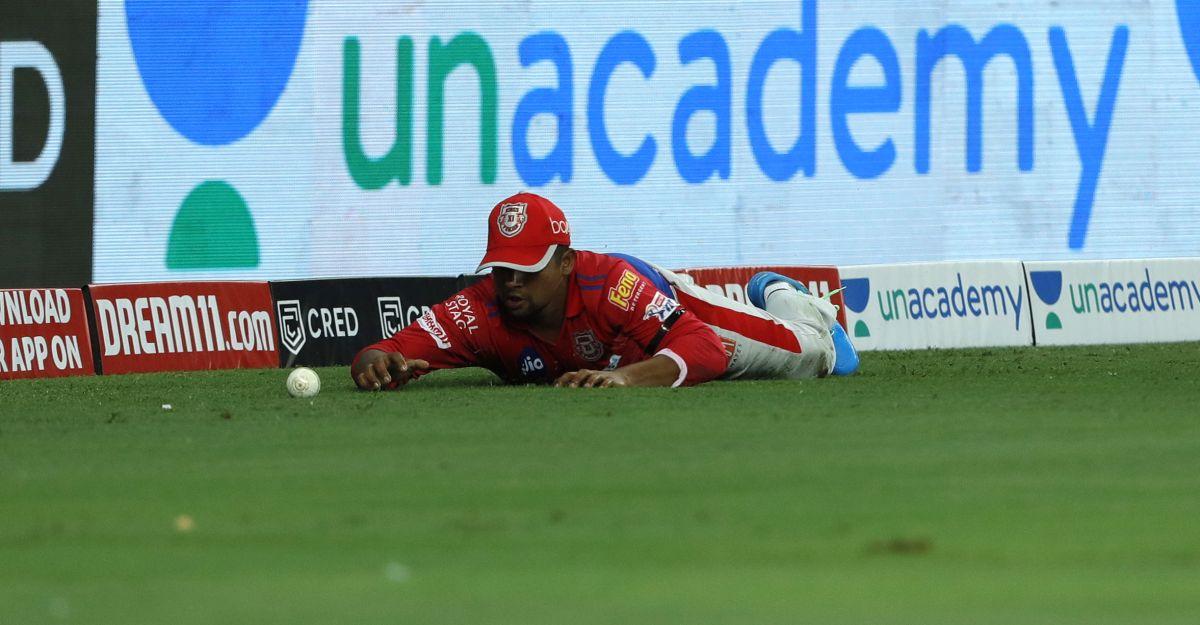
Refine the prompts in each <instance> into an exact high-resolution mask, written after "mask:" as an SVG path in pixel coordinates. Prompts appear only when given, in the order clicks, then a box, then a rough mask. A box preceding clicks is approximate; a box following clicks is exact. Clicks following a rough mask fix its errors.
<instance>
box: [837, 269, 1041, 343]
mask: <svg viewBox="0 0 1200 625" xmlns="http://www.w3.org/2000/svg"><path fill="white" fill-rule="evenodd" d="M838 271H839V272H840V274H841V282H842V287H843V289H844V290H843V291H842V296H843V300H844V302H845V304H846V321H847V322H848V323H849V325H848V326H847V327H846V331H847V332H848V333H849V334H850V337H851V340H853V341H854V345H855V347H857V348H858V349H859V350H860V351H866V350H873V349H924V348H928V347H937V348H956V347H991V346H1007V345H1011V346H1017V345H1032V344H1033V332H1032V329H1031V323H1030V312H1029V296H1028V293H1027V291H1026V288H1025V273H1024V271H1023V270H1022V266H1021V263H1020V262H1016V261H992V262H987V261H975V262H963V263H912V264H902V265H862V266H852V267H839V268H838Z"/></svg>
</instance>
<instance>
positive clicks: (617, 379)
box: [554, 369, 629, 388]
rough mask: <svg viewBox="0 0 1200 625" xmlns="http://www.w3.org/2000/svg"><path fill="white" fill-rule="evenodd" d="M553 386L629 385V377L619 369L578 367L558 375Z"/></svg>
mask: <svg viewBox="0 0 1200 625" xmlns="http://www.w3.org/2000/svg"><path fill="white" fill-rule="evenodd" d="M554 386H570V387H584V388H593V387H603V386H629V377H628V376H626V375H625V374H624V373H622V372H621V371H593V370H591V369H580V370H579V371H572V372H570V373H564V374H562V375H560V376H558V379H557V380H555V381H554Z"/></svg>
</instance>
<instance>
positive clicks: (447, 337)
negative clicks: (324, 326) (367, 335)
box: [354, 287, 485, 370]
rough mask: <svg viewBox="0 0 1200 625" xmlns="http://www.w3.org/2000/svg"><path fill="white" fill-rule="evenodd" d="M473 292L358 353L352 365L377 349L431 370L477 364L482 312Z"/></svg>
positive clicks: (465, 292)
mask: <svg viewBox="0 0 1200 625" xmlns="http://www.w3.org/2000/svg"><path fill="white" fill-rule="evenodd" d="M475 291H476V289H474V288H473V287H469V288H467V289H464V290H462V291H459V292H458V293H455V294H454V295H452V296H450V298H449V299H447V300H446V301H444V302H442V303H440V304H437V305H436V306H434V307H433V308H431V309H429V310H426V311H425V313H424V314H422V315H421V316H420V317H418V318H417V319H416V320H415V321H413V322H412V323H410V324H408V325H407V326H405V327H404V328H403V329H402V330H400V331H399V332H396V333H395V334H393V335H392V336H390V337H388V338H386V339H383V340H382V341H379V342H378V343H375V344H373V345H368V346H367V347H365V348H363V349H362V350H360V351H359V352H358V354H357V355H356V356H355V357H354V361H355V362H358V359H359V357H361V356H362V354H363V353H364V352H366V351H368V350H372V349H377V350H380V351H384V352H393V353H394V352H399V353H401V354H403V355H404V357H405V358H407V359H412V358H419V359H421V360H425V361H427V362H429V368H430V369H431V370H436V369H452V368H457V367H471V366H475V365H477V364H479V361H480V355H479V354H480V349H479V345H481V344H482V341H481V340H480V339H481V336H480V334H481V333H482V332H484V331H485V323H484V318H483V317H482V315H480V314H479V313H482V311H483V310H484V307H483V303H482V302H481V301H479V297H478V294H477V293H476V292H475Z"/></svg>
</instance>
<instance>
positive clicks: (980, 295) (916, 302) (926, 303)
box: [842, 273, 1025, 337]
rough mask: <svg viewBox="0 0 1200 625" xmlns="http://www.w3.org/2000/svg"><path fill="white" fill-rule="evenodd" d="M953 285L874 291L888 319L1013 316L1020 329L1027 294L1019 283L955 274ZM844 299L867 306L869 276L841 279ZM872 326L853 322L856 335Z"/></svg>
mask: <svg viewBox="0 0 1200 625" xmlns="http://www.w3.org/2000/svg"><path fill="white" fill-rule="evenodd" d="M954 278H955V279H954V282H953V283H951V284H944V285H943V284H937V285H925V286H913V287H909V288H894V289H886V290H878V291H876V292H875V300H876V305H877V306H878V307H879V315H880V317H881V318H882V319H883V320H884V321H885V322H889V321H901V320H904V321H921V320H929V321H934V320H937V319H956V318H958V319H961V318H971V317H993V316H996V317H1007V316H1009V315H1012V316H1013V317H1014V322H1013V323H1014V327H1015V328H1016V329H1017V330H1020V329H1021V310H1022V309H1023V308H1024V305H1025V293H1024V291H1023V290H1022V289H1021V288H1020V287H1019V286H1018V287H1016V288H1014V287H1012V286H1010V285H1007V284H968V283H965V282H964V281H963V275H962V273H955V276H954ZM842 287H843V288H844V289H845V290H844V291H843V293H842V297H843V301H845V303H846V307H847V308H849V309H850V310H852V311H854V312H856V313H862V312H863V311H865V310H866V309H867V307H868V306H869V304H870V299H871V283H870V279H869V278H851V279H848V280H842ZM870 335H871V332H870V328H868V327H867V324H866V323H864V322H863V321H862V320H859V321H858V322H857V323H855V324H854V336H856V337H866V336H870Z"/></svg>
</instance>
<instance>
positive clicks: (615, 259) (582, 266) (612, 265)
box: [575, 250, 637, 282]
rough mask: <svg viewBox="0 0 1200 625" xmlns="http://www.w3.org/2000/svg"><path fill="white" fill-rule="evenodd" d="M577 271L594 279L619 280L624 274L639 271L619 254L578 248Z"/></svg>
mask: <svg viewBox="0 0 1200 625" xmlns="http://www.w3.org/2000/svg"><path fill="white" fill-rule="evenodd" d="M575 273H576V274H577V275H578V276H579V277H581V278H588V279H591V280H592V281H603V282H619V281H620V280H621V277H622V276H623V275H624V274H626V273H633V274H637V271H636V270H635V269H634V268H633V266H632V265H630V264H629V263H628V262H627V261H626V260H625V259H624V258H621V257H619V256H614V255H611V254H601V253H599V252H588V251H584V250H576V251H575Z"/></svg>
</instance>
